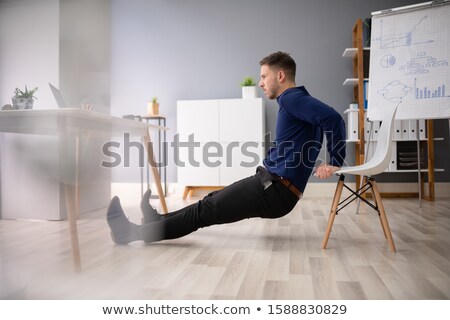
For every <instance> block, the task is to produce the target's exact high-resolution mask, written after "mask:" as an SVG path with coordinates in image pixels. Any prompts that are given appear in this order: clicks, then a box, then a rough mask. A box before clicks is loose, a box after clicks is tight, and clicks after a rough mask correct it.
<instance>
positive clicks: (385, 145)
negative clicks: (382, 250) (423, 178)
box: [322, 103, 400, 252]
mask: <svg viewBox="0 0 450 320" xmlns="http://www.w3.org/2000/svg"><path fill="white" fill-rule="evenodd" d="M399 104H400V103H399ZM399 104H397V105H396V106H395V107H393V108H392V109H391V110H390V111H389V112H387V114H386V116H385V117H384V119H383V121H382V124H381V128H380V131H379V132H378V142H377V147H376V149H375V153H374V156H373V158H372V159H370V160H369V161H368V162H366V163H364V164H362V165H359V166H352V167H342V168H341V169H340V170H339V171H337V172H336V174H337V175H339V181H338V184H337V187H336V191H335V193H334V198H333V203H332V206H331V211H330V217H329V218H328V226H327V229H326V232H325V237H324V238H323V241H322V249H326V247H327V243H328V239H329V237H330V233H331V228H332V227H333V223H334V218H335V217H336V215H337V213H338V212H339V211H340V210H341V209H343V208H344V207H346V206H347V205H348V204H350V203H351V202H352V201H354V200H355V199H361V200H362V201H364V202H365V203H367V204H368V205H369V206H370V207H372V208H373V209H374V210H376V211H377V212H378V215H379V217H380V222H381V227H382V229H383V232H384V236H385V238H386V239H387V240H388V243H389V247H390V249H391V251H392V252H395V251H396V249H395V245H394V240H393V239H392V234H391V229H390V228H389V223H388V220H387V217H386V212H385V211H384V207H383V203H382V201H381V196H380V191H379V190H378V186H377V183H376V181H375V178H373V176H374V175H376V174H379V173H381V172H383V171H384V170H386V168H387V166H388V165H389V162H390V160H391V150H392V135H393V134H392V132H393V130H392V129H393V126H394V119H395V113H396V112H397V107H398V105H399ZM346 174H352V175H360V176H361V178H363V177H364V178H365V180H366V183H365V184H364V185H363V186H362V187H361V188H359V189H358V190H356V191H353V190H352V189H350V188H349V187H348V186H347V185H346V184H345V183H344V179H345V175H346ZM344 187H345V188H346V189H348V190H349V191H350V192H351V193H352V194H351V195H350V196H349V197H347V198H346V199H344V200H343V201H341V202H339V201H340V199H341V194H342V189H343V188H344ZM369 190H371V192H372V195H373V197H374V204H372V203H370V202H369V201H368V200H366V199H365V198H363V197H362V194H364V193H365V192H367V191H369Z"/></svg>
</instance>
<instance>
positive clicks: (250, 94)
mask: <svg viewBox="0 0 450 320" xmlns="http://www.w3.org/2000/svg"><path fill="white" fill-rule="evenodd" d="M242 98H243V99H249V98H258V92H257V91H256V86H252V87H242Z"/></svg>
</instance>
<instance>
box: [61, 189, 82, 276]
mask: <svg viewBox="0 0 450 320" xmlns="http://www.w3.org/2000/svg"><path fill="white" fill-rule="evenodd" d="M64 192H65V195H66V208H67V220H68V222H69V231H70V242H71V244H72V258H73V265H74V268H75V271H76V272H79V271H81V257H80V244H79V241H78V227H77V212H76V208H77V205H76V201H77V200H76V187H75V186H73V185H69V184H67V183H64Z"/></svg>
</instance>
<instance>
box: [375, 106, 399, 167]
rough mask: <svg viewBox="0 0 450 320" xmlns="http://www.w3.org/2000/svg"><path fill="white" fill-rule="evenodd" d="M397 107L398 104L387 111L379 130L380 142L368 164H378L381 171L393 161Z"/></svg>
mask: <svg viewBox="0 0 450 320" xmlns="http://www.w3.org/2000/svg"><path fill="white" fill-rule="evenodd" d="M397 108H398V104H397V105H396V106H395V107H394V108H392V109H391V110H390V111H389V112H387V113H386V115H385V117H384V118H383V120H382V122H381V127H380V130H379V131H378V142H377V147H376V149H375V153H374V155H373V157H372V159H370V160H369V161H368V162H367V163H368V164H369V163H371V164H373V165H375V164H376V165H377V167H379V168H380V170H381V171H380V172H383V171H384V170H386V168H387V167H388V165H389V162H390V161H391V152H392V137H393V128H394V120H395V114H396V113H397Z"/></svg>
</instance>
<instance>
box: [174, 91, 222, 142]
mask: <svg viewBox="0 0 450 320" xmlns="http://www.w3.org/2000/svg"><path fill="white" fill-rule="evenodd" d="M218 119H219V103H218V101H217V100H189V101H178V102H177V131H178V133H179V135H180V141H188V136H189V135H191V134H193V135H194V141H196V142H201V143H204V142H209V141H219V129H218Z"/></svg>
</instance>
